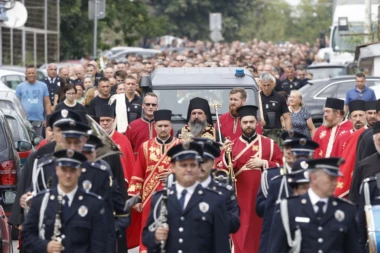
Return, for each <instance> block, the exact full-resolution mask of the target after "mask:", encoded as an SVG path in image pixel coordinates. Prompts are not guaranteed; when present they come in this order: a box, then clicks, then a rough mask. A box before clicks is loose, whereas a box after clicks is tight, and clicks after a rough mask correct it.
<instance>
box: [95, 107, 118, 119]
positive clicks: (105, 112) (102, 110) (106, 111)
mask: <svg viewBox="0 0 380 253" xmlns="http://www.w3.org/2000/svg"><path fill="white" fill-rule="evenodd" d="M95 116H96V117H99V118H100V117H110V118H115V107H114V106H112V105H98V106H96V107H95Z"/></svg>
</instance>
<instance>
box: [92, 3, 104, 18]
mask: <svg viewBox="0 0 380 253" xmlns="http://www.w3.org/2000/svg"><path fill="white" fill-rule="evenodd" d="M95 3H96V13H97V15H96V17H97V18H98V19H103V18H104V17H105V16H106V0H89V1H88V18H89V19H90V20H93V19H94V17H95V14H94V12H95Z"/></svg>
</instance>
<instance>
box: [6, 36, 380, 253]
mask: <svg viewBox="0 0 380 253" xmlns="http://www.w3.org/2000/svg"><path fill="white" fill-rule="evenodd" d="M182 46H183V47H184V48H185V49H183V48H181V47H179V48H174V49H173V48H172V49H170V50H169V49H168V50H166V51H163V52H162V53H160V54H158V55H156V56H155V57H149V58H146V59H144V58H143V57H141V56H139V55H133V54H132V55H129V56H128V58H127V59H126V62H118V63H116V62H115V63H113V62H109V63H107V64H105V65H104V66H98V64H97V62H96V61H87V60H83V61H82V64H81V65H78V66H74V67H62V68H60V69H59V70H58V69H57V67H56V65H55V64H53V63H52V64H49V66H48V76H47V77H46V78H45V79H44V80H41V81H37V80H36V69H35V67H33V66H28V67H27V69H26V79H27V80H26V81H25V82H23V83H21V84H20V85H19V86H18V87H17V90H16V94H17V96H18V97H19V98H20V100H21V103H22V104H23V106H24V109H25V111H26V113H27V116H28V120H29V121H30V122H31V123H32V125H33V127H34V129H35V132H36V134H37V135H44V136H45V141H43V142H42V143H40V145H39V146H38V147H37V150H36V151H35V152H33V153H32V154H31V155H30V156H29V158H28V160H27V162H26V164H25V166H24V169H23V172H22V175H20V180H19V182H18V188H17V196H16V202H15V204H14V206H13V210H12V217H11V218H10V223H11V225H12V226H13V228H15V229H17V230H19V231H20V238H21V240H20V249H21V252H26V253H31V252H49V253H50V252H61V251H62V250H63V249H64V250H65V252H110V253H111V252H127V250H128V249H131V248H134V247H139V251H140V252H165V250H166V252H183V253H185V252H194V253H195V252H196V253H199V252H205V253H206V252H207V253H210V252H215V253H221V252H231V251H232V252H235V253H246V252H249V253H251V252H253V253H256V252H260V253H267V252H270V253H272V252H273V253H274V252H276V253H277V252H284V253H285V252H289V250H293V251H294V252H309V251H310V252H311V251H313V252H314V251H316V252H335V251H336V252H353V253H354V252H355V253H356V252H365V250H366V249H367V247H368V243H367V240H368V236H367V231H366V220H365V212H364V205H371V204H372V205H375V204H377V202H378V196H379V195H380V194H379V191H378V189H377V183H376V182H377V176H376V173H378V172H380V169H378V168H377V165H376V163H377V162H378V160H379V156H378V154H379V153H380V151H379V150H380V138H378V137H379V136H378V133H379V132H380V113H379V112H380V103H379V102H378V101H377V100H376V97H375V95H374V93H373V91H371V90H370V89H368V88H367V87H366V86H365V76H364V75H363V74H358V75H357V76H356V82H357V85H356V87H353V88H352V90H350V91H349V92H348V93H347V98H346V101H343V100H341V99H337V98H327V100H326V103H325V106H324V123H323V125H322V126H320V127H318V128H316V127H315V126H314V124H313V121H312V118H311V115H310V112H309V111H308V110H307V108H305V107H304V106H303V104H302V95H301V93H300V92H299V91H298V89H299V88H301V87H303V86H304V85H306V84H307V83H308V81H309V80H310V79H312V76H310V73H307V72H306V71H305V69H306V66H307V65H308V64H311V63H312V62H314V61H318V59H317V58H316V57H315V54H316V52H317V51H318V44H317V43H316V45H315V46H313V47H311V46H310V45H308V44H304V45H301V44H294V45H292V44H289V43H287V44H283V45H275V44H273V43H270V42H268V43H264V42H262V41H257V40H253V41H251V42H249V43H246V44H242V43H240V42H234V43H231V44H218V43H215V44H211V43H203V42H196V43H192V42H188V41H186V40H185V41H184V44H183V45H182ZM226 66H237V67H239V68H246V69H248V70H250V71H251V73H252V75H253V77H254V78H256V80H257V84H258V87H259V90H260V92H259V99H258V101H259V102H258V104H257V105H248V104H246V102H247V92H246V91H245V90H244V89H243V88H240V87H234V88H232V89H231V91H230V94H229V111H228V112H227V113H225V114H222V115H220V117H219V122H218V124H214V121H213V119H212V114H211V110H210V105H209V102H208V101H207V100H206V99H204V98H201V97H194V98H192V99H191V100H190V102H189V105H188V113H187V117H186V124H185V125H184V126H183V127H182V128H181V129H180V130H179V131H178V133H175V132H174V131H173V126H172V122H171V121H172V112H171V110H170V108H169V109H160V105H159V99H158V95H157V94H155V93H152V92H149V93H146V94H143V92H142V90H141V89H140V87H139V83H140V82H139V81H140V79H141V77H142V76H145V75H150V73H151V72H152V71H154V70H155V69H157V68H161V67H226ZM165 99H170V98H165ZM225 102H226V103H227V101H225ZM43 130H45V131H43ZM344 161H345V163H344ZM173 175H174V177H173ZM363 189H364V190H363ZM365 193H366V196H365ZM30 199H31V200H30ZM346 199H350V200H351V201H352V202H350V201H348V200H346ZM30 203H31V204H30ZM297 250H298V251H297Z"/></svg>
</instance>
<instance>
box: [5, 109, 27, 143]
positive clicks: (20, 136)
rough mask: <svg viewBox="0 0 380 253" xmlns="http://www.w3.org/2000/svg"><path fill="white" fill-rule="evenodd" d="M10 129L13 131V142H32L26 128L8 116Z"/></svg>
mask: <svg viewBox="0 0 380 253" xmlns="http://www.w3.org/2000/svg"><path fill="white" fill-rule="evenodd" d="M6 118H7V121H8V124H9V127H10V129H11V133H12V137H13V141H15V142H16V141H26V142H30V139H29V137H28V133H27V132H26V130H25V128H23V127H22V126H21V124H20V123H19V122H17V120H16V119H15V118H13V117H12V116H9V115H6Z"/></svg>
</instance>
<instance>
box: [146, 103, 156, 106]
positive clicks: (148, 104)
mask: <svg viewBox="0 0 380 253" xmlns="http://www.w3.org/2000/svg"><path fill="white" fill-rule="evenodd" d="M144 104H145V105H146V106H152V107H155V106H157V104H152V103H144Z"/></svg>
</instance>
